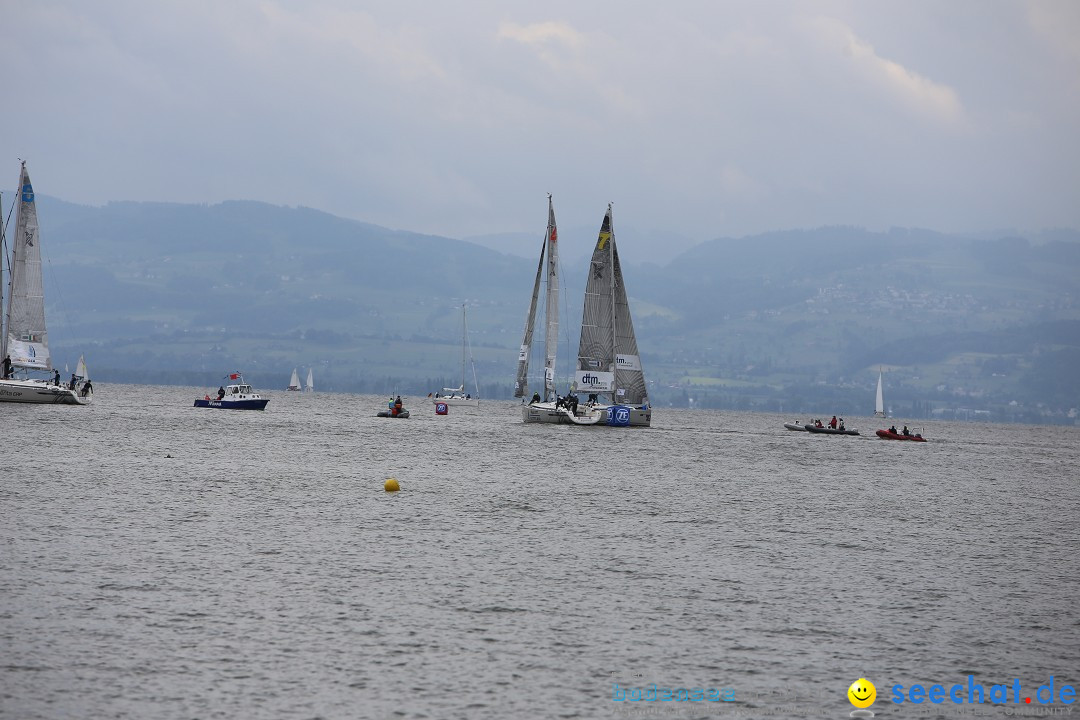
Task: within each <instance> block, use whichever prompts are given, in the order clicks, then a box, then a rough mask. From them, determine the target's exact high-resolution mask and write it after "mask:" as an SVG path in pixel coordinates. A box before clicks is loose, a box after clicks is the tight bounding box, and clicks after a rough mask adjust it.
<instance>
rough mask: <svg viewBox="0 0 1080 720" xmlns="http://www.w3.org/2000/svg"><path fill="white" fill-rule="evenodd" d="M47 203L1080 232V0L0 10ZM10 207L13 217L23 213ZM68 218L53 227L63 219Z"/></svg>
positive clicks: (21, 150)
mask: <svg viewBox="0 0 1080 720" xmlns="http://www.w3.org/2000/svg"><path fill="white" fill-rule="evenodd" d="M0 6H2V10H0V62H2V64H0V67H2V68H3V70H4V72H3V77H4V78H5V82H4V83H3V97H4V100H5V101H4V103H3V109H2V111H0V148H3V150H4V152H3V154H2V157H3V158H4V159H2V160H0V162H3V163H7V166H6V169H3V167H2V165H0V173H6V174H7V175H6V176H7V177H8V180H6V181H4V182H3V187H5V188H10V187H13V186H14V185H15V184H16V180H17V178H18V164H17V160H16V158H19V157H21V158H24V159H26V160H27V161H28V167H29V168H30V172H31V177H32V179H33V181H34V185H35V188H36V190H37V191H38V192H39V193H42V194H47V195H53V196H56V197H59V198H62V199H64V200H69V201H72V202H77V203H84V204H102V203H105V202H107V201H110V200H164V201H174V202H185V203H186V202H205V203H217V202H220V201H223V200H229V199H251V200H261V201H265V202H270V203H275V204H281V205H290V206H295V205H304V206H308V207H313V208H317V209H320V210H325V211H327V212H330V213H333V214H336V215H341V216H345V217H350V218H356V219H360V220H365V221H368V222H373V223H377V224H380V225H385V226H388V227H393V228H401V229H407V230H415V231H420V232H429V233H435V234H440V235H448V236H451V237H466V236H470V235H476V234H484V233H497V232H504V231H507V232H530V233H535V234H536V236H537V238H539V237H540V236H541V234H542V232H543V226H544V224H545V222H546V215H547V206H546V193H548V192H551V193H553V195H554V198H555V210H556V215H557V217H558V219H559V224H560V227H563V228H565V227H572V226H578V225H581V226H588V227H597V228H598V227H599V223H600V220H601V218H602V216H603V212H604V208H605V206H606V204H607V202H609V201H614V202H615V225H616V230H617V231H618V229H619V228H620V227H624V226H628V227H632V228H633V230H634V232H635V233H643V234H646V235H647V234H649V233H651V232H653V231H656V232H658V233H676V234H681V235H684V236H686V237H687V238H690V239H692V240H694V241H703V240H707V239H711V238H714V237H718V236H741V235H745V234H750V233H756V232H762V231H767V230H775V229H789V228H807V227H817V226H820V225H827V224H843V225H858V226H863V227H866V228H869V229H884V228H888V227H891V226H918V227H925V228H932V229H936V230H941V231H946V232H984V231H991V230H997V229H1000V228H1017V229H1021V230H1030V229H1040V228H1044V227H1056V226H1068V227H1080V182H1078V176H1080V40H1078V38H1080V2H1073V1H1072V0H1061V1H1053V2H1047V1H1035V2H1022V1H1019V0H1017V1H1014V2H1003V1H995V0H970V1H967V2H963V1H961V2H942V1H940V0H931V1H927V2H919V1H917V0H916V1H910V0H904V1H902V2H900V1H896V2H889V1H885V2H859V1H853V2H845V1H839V0H838V1H836V2H831V1H828V2H826V1H823V2H749V1H747V2H722V1H720V0H702V1H700V2H678V1H677V0H675V1H673V2H649V3H646V2H632V1H630V0H612V1H606V2H590V1H589V0H566V1H564V0H544V1H543V2H528V3H525V2H511V1H507V0H490V1H489V0H460V1H459V2H439V1H436V0H430V1H427V2H417V1H413V0H393V1H391V2H386V1H384V2H360V1H348V0H303V1H300V0H297V1H296V2H290V1H286V0H229V1H228V2H221V1H220V0H213V1H212V2H211V1H207V0H183V1H182V2H180V1H173V0H153V1H152V2H148V1H147V0H130V1H125V0H96V1H95V2H86V0H36V1H34V2H15V1H14V0H0ZM6 201H7V198H6V197H5V205H6V204H7V202H6ZM42 222H43V224H45V223H46V221H45V219H43V220H42Z"/></svg>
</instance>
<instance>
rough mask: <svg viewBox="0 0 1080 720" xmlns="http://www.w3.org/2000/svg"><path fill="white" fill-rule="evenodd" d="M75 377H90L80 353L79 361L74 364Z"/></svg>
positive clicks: (86, 378)
mask: <svg viewBox="0 0 1080 720" xmlns="http://www.w3.org/2000/svg"><path fill="white" fill-rule="evenodd" d="M75 377H78V378H82V379H83V380H89V379H90V371H89V370H87V369H86V360H85V359H84V358H83V356H82V355H80V356H79V362H78V364H77V365H75Z"/></svg>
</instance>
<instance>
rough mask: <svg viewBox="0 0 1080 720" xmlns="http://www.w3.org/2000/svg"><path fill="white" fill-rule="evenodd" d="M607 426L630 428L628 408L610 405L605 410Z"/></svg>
mask: <svg viewBox="0 0 1080 720" xmlns="http://www.w3.org/2000/svg"><path fill="white" fill-rule="evenodd" d="M607 424H608V425H611V426H612V427H630V408H628V407H626V406H625V405H612V406H611V407H609V408H608V409H607Z"/></svg>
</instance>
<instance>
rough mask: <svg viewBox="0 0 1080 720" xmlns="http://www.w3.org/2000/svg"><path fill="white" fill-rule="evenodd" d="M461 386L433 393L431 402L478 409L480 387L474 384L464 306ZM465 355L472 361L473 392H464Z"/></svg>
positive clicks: (474, 375)
mask: <svg viewBox="0 0 1080 720" xmlns="http://www.w3.org/2000/svg"><path fill="white" fill-rule="evenodd" d="M461 333H462V335H461V385H460V386H458V387H456V388H445V387H444V388H443V389H442V391H441V392H437V393H435V395H434V396H433V397H432V398H431V402H433V403H435V404H436V405H438V404H439V403H444V404H446V405H453V406H455V407H480V385H479V384H478V383H477V382H476V360H475V359H472V345H470V344H469V320H468V318H467V317H466V315H465V306H464V305H462V306H461ZM466 353H467V354H468V358H469V359H472V371H473V392H471V393H468V392H465V364H466Z"/></svg>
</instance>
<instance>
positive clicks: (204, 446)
mask: <svg viewBox="0 0 1080 720" xmlns="http://www.w3.org/2000/svg"><path fill="white" fill-rule="evenodd" d="M95 387H96V389H97V398H96V401H95V404H94V405H93V406H90V407H45V406H18V405H8V404H4V405H0V417H2V418H3V420H4V427H5V431H4V436H5V438H6V441H5V443H4V451H3V470H2V471H0V542H2V555H0V716H2V717H4V718H151V717H152V718H522V719H524V718H549V717H550V718H595V717H608V716H613V715H614V716H621V715H622V714H627V713H631V712H633V713H641V712H647V713H651V716H654V717H656V716H660V717H665V716H668V717H680V718H685V717H704V718H713V717H736V716H740V717H765V716H779V717H835V718H842V717H848V713H849V712H850V711H852V710H853V707H852V705H851V704H850V703H849V702H848V699H847V695H846V693H847V688H848V686H849V685H850V684H851V683H853V682H854V681H855V680H856V679H858V678H860V677H865V678H867V679H869V680H871V681H872V682H873V683H874V684H875V685H876V686H877V702H876V703H875V705H874V706H873V707H872V708H871V709H872V710H874V711H875V712H877V713H878V714H879V716H880V715H883V716H887V717H953V716H956V715H955V714H956V713H957V712H958V710H961V709H967V711H968V712H969V713H970V712H971V710H972V706H971V705H955V704H951V703H950V702H949V701H946V703H944V704H933V705H931V704H929V703H926V702H924V703H923V704H921V705H915V704H912V703H911V702H910V701H908V702H905V703H904V704H903V705H896V704H894V703H893V702H891V698H892V697H893V693H892V691H891V688H892V687H893V686H895V685H902V686H904V687H905V688H910V686H912V685H915V684H921V685H923V686H924V687H925V688H929V687H930V686H932V685H934V684H941V685H943V686H944V687H945V688H946V689H948V688H949V687H950V686H952V685H954V684H963V685H964V690H963V697H964V698H965V700H966V698H967V694H968V689H967V684H968V682H969V680H968V676H969V675H971V676H973V681H971V682H974V683H977V684H981V685H982V686H983V687H984V688H985V690H986V692H987V693H989V691H990V689H991V686H992V685H994V684H999V683H1000V684H1008V685H1009V688H1010V690H1009V693H1010V694H1009V697H1008V705H1007V706H1003V705H998V706H993V705H990V704H989V700H987V701H986V702H985V703H984V704H983V705H981V706H978V707H976V708H975V709H979V710H981V712H982V713H983V714H991V713H994V712H996V713H997V714H1003V713H1004V712H1005V711H1007V710H1012V711H1015V712H1016V713H1024V712H1032V711H1034V710H1036V709H1039V708H1040V707H1041V708H1044V709H1045V708H1047V707H1053V708H1056V709H1058V710H1059V711H1060V710H1063V709H1064V708H1065V707H1066V706H1065V705H1063V704H1061V702H1059V701H1058V699H1059V698H1058V697H1057V696H1055V705H1053V706H1041V705H1039V703H1038V702H1037V700H1033V703H1032V704H1026V703H1025V702H1024V700H1023V698H1024V697H1033V698H1034V696H1035V693H1036V689H1037V687H1038V686H1040V685H1043V684H1044V683H1048V682H1049V681H1050V678H1051V677H1053V678H1054V682H1055V690H1056V692H1058V693H1059V694H1060V692H1061V689H1062V686H1064V685H1071V686H1073V687H1075V686H1076V685H1077V684H1080V613H1078V611H1077V607H1078V605H1080V602H1078V598H1080V560H1078V557H1080V554H1078V551H1080V534H1078V531H1077V519H1078V517H1080V513H1078V511H1080V487H1078V485H1080V472H1078V468H1080V429H1077V428H1067V427H1033V426H1005V425H982V424H974V423H940V422H930V423H925V424H924V425H923V426H922V428H923V432H924V434H925V435H926V436H927V437H928V438H930V440H931V441H930V442H928V443H925V444H916V443H908V442H895V441H883V440H878V439H877V438H875V437H873V430H874V429H875V428H877V427H882V425H881V421H874V420H872V419H869V418H851V417H849V418H847V422H848V426H849V427H858V428H860V429H862V430H863V431H864V433H866V435H864V436H862V437H835V436H822V435H809V434H807V433H796V432H788V431H785V430H784V429H783V428H782V423H783V422H784V421H791V420H793V419H794V418H792V417H783V416H779V415H766V414H751V413H721V412H711V411H695V412H686V411H680V410H665V409H658V410H656V411H655V415H654V426H653V427H652V428H650V429H617V428H576V427H569V426H566V427H564V426H550V425H524V424H522V423H521V421H520V410H519V406H517V405H516V404H514V403H511V402H486V403H485V404H484V405H483V407H482V408H481V409H480V411H475V410H462V409H458V408H451V414H450V415H449V416H446V417H438V416H436V415H435V414H434V412H433V409H432V406H431V405H430V404H429V402H428V401H427V400H426V399H419V398H407V399H406V405H407V406H408V407H410V408H411V409H412V411H413V415H412V417H411V418H410V419H408V420H390V419H384V418H376V417H375V416H374V415H375V412H376V411H377V410H379V409H381V408H382V407H385V402H386V398H385V397H371V396H357V395H344V394H341V395H327V394H316V395H314V396H305V395H300V394H295V393H284V392H272V393H268V394H269V396H270V397H271V398H272V399H271V401H270V404H269V406H268V408H267V410H266V411H265V412H261V413H260V412H240V411H234V412H225V411H220V410H209V409H196V408H193V407H191V405H192V400H193V399H194V397H195V396H196V395H199V396H201V395H202V394H203V393H204V392H206V391H207V388H198V389H196V388H176V387H146V386H122V385H105V384H103V385H100V386H95ZM821 414H822V415H825V416H828V415H831V412H830V411H829V409H827V408H823V409H822V413H821ZM901 420H902V419H901ZM170 456H171V457H170ZM389 477H395V478H397V479H398V481H399V482H400V485H401V492H399V493H393V494H391V493H386V492H384V490H383V483H384V481H385V480H386V479H387V478H389ZM1014 680H1019V682H1020V683H1021V688H1022V695H1021V697H1020V698H1018V700H1019V702H1014V701H1013V700H1014V699H1013V697H1012V689H1011V688H1012V683H1013V682H1014ZM653 684H655V685H656V686H657V687H659V688H661V689H662V688H664V687H668V688H672V689H673V690H674V691H675V694H676V697H678V691H677V688H680V687H682V688H687V689H692V688H703V689H704V690H706V691H707V690H709V689H713V688H715V689H718V690H722V693H723V695H724V700H720V701H710V700H707V699H706V700H704V701H701V700H690V699H689V697H690V696H689V695H687V694H686V693H685V692H684V694H683V697H684V698H686V699H684V700H683V701H674V702H661V701H651V700H647V699H646V700H642V701H640V702H630V701H629V700H623V701H618V700H616V699H614V698H615V697H617V695H618V693H619V692H620V691H624V692H628V693H630V694H631V695H632V694H633V693H634V692H635V688H636V689H637V692H639V693H641V692H644V693H645V695H644V697H646V698H648V697H649V694H648V693H649V690H648V689H649V688H650V687H651V686H652V685H653ZM706 697H708V696H707V695H706ZM1044 697H1045V696H1044ZM1069 707H1070V708H1071V707H1076V706H1069ZM928 709H929V710H930V711H932V712H931V714H926V713H927V711H928ZM1077 712H1080V707H1078V708H1077ZM934 713H937V714H934Z"/></svg>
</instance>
